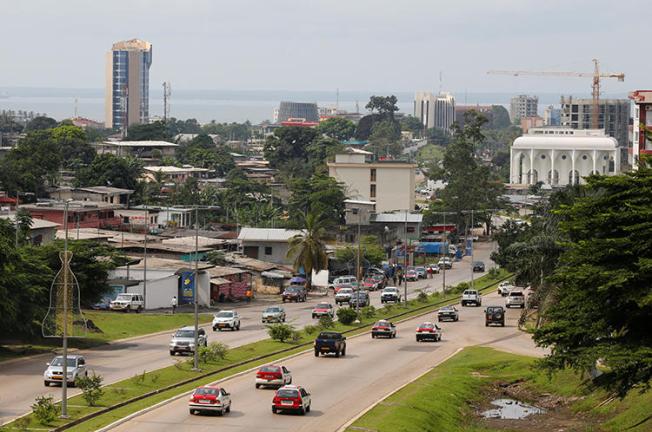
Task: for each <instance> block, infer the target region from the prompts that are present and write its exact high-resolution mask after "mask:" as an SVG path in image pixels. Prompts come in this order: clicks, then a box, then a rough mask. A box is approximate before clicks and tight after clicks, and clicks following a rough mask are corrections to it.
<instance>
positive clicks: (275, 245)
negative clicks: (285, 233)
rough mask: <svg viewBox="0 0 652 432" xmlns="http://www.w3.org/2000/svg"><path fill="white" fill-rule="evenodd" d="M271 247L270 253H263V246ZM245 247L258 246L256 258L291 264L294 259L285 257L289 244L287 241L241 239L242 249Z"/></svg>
mask: <svg viewBox="0 0 652 432" xmlns="http://www.w3.org/2000/svg"><path fill="white" fill-rule="evenodd" d="M266 246H269V247H271V248H272V254H271V255H266V254H265V247H266ZM245 247H258V257H257V259H259V260H262V261H267V262H271V263H275V264H292V262H293V261H294V259H292V258H287V253H288V249H289V245H288V243H287V242H256V241H243V242H242V249H244V248H245Z"/></svg>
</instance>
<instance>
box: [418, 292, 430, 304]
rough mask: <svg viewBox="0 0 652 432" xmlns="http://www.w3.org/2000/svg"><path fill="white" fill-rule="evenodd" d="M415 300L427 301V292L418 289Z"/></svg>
mask: <svg viewBox="0 0 652 432" xmlns="http://www.w3.org/2000/svg"><path fill="white" fill-rule="evenodd" d="M417 300H418V301H419V302H421V303H428V294H426V293H425V292H424V291H423V290H419V295H417Z"/></svg>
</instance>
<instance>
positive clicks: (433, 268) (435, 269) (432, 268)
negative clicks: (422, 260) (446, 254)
mask: <svg viewBox="0 0 652 432" xmlns="http://www.w3.org/2000/svg"><path fill="white" fill-rule="evenodd" d="M428 268H429V269H430V271H431V272H432V273H433V274H439V272H441V268H439V265H438V264H429V265H428Z"/></svg>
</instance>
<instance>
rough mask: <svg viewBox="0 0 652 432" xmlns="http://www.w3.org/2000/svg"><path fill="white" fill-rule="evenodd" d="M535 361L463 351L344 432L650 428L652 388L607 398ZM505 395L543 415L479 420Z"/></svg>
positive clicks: (573, 377)
mask: <svg viewBox="0 0 652 432" xmlns="http://www.w3.org/2000/svg"><path fill="white" fill-rule="evenodd" d="M534 361H535V359H534V358H532V357H525V356H519V355H514V354H509V353H505V352H501V351H497V350H495V349H492V348H486V347H469V348H465V349H464V350H463V351H462V352H460V353H459V354H457V355H455V356H453V357H452V358H450V359H448V360H447V361H445V362H444V363H442V364H440V365H439V366H437V367H435V368H434V369H432V370H431V371H430V372H428V373H427V374H426V375H424V376H422V377H421V378H419V379H417V380H416V381H414V382H413V383H411V384H409V385H407V386H405V387H404V388H402V389H401V390H399V391H398V392H396V393H394V394H393V395H391V396H389V397H388V398H386V399H385V400H383V401H381V402H380V403H378V405H376V406H375V407H374V408H372V409H371V410H370V411H368V412H367V413H366V414H364V415H363V416H362V417H360V418H359V419H358V420H357V421H355V422H354V423H353V424H352V425H351V426H349V427H348V428H347V429H346V430H347V431H352V432H353V431H360V430H365V431H376V432H385V431H387V432H389V431H392V432H394V431H404V432H407V431H422V430H442V431H452V432H454V431H465V432H480V431H482V432H487V431H494V430H506V429H508V430H511V431H528V432H540V431H550V430H596V431H623V430H627V431H633V432H643V431H649V430H650V427H651V424H650V423H651V422H652V420H650V417H651V415H652V392H647V393H639V392H638V391H636V390H633V391H632V392H631V393H630V394H629V395H628V396H627V397H626V398H625V399H623V400H618V399H611V398H610V397H609V395H608V394H606V393H605V392H603V391H589V390H588V389H586V388H584V387H582V386H581V378H580V377H579V376H577V375H575V374H574V373H572V372H570V371H567V372H563V373H559V374H556V375H553V377H552V378H551V379H548V376H547V374H546V372H543V371H540V370H537V369H535V368H533V367H532V366H533V363H534ZM505 397H509V398H516V397H518V400H519V401H521V402H526V403H530V404H533V405H538V406H540V407H542V408H544V409H545V410H546V413H545V414H542V415H539V416H538V417H537V418H536V420H535V419H534V418H529V417H528V419H527V420H501V419H483V418H481V417H480V415H479V412H481V411H484V410H485V409H490V408H495V407H493V406H491V405H490V404H489V402H490V401H491V400H493V399H496V398H505ZM605 401H609V402H607V403H605ZM646 419H648V420H647V421H646ZM519 422H520V423H519Z"/></svg>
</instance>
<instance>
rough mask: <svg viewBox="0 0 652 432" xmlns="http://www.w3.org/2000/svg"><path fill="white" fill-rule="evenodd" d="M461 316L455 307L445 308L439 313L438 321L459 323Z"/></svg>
mask: <svg viewBox="0 0 652 432" xmlns="http://www.w3.org/2000/svg"><path fill="white" fill-rule="evenodd" d="M459 319H460V314H459V312H458V311H457V308H456V307H455V306H444V307H442V308H440V309H439V310H438V311H437V321H439V322H442V321H444V320H451V321H459Z"/></svg>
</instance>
